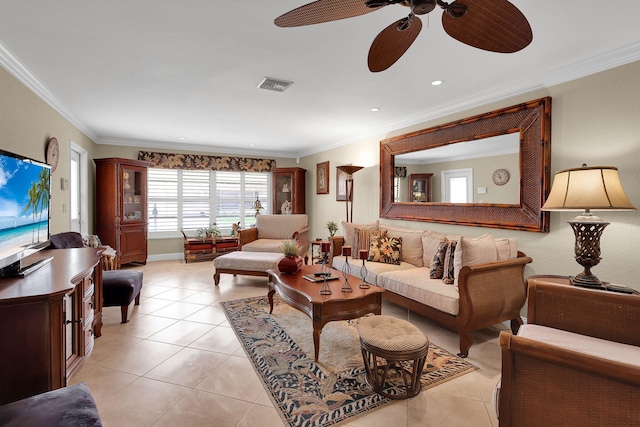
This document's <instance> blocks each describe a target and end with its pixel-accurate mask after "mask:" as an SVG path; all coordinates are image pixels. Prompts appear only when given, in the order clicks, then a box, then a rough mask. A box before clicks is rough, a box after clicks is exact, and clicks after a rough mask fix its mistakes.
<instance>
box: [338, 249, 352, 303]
mask: <svg viewBox="0 0 640 427" xmlns="http://www.w3.org/2000/svg"><path fill="white" fill-rule="evenodd" d="M342 256H344V265H343V266H342V277H344V284H343V285H342V287H341V288H340V290H341V291H342V292H353V288H351V284H350V283H349V257H350V256H351V246H343V247H342Z"/></svg>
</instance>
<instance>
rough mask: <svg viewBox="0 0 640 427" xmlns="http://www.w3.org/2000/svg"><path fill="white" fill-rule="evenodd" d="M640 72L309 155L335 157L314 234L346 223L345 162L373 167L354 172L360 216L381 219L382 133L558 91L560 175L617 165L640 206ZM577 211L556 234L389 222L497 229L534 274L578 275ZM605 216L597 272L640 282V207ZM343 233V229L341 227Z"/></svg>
mask: <svg viewBox="0 0 640 427" xmlns="http://www.w3.org/2000/svg"><path fill="white" fill-rule="evenodd" d="M638 75H640V62H636V63H633V64H629V65H625V66H622V67H618V68H615V69H613V70H609V71H606V72H602V73H599V74H596V75H593V76H589V77H585V78H582V79H578V80H575V81H573V82H570V83H565V84H561V85H558V86H554V87H551V88H549V89H544V90H539V91H536V92H532V93H528V94H524V95H521V96H517V97H514V98H511V99H508V100H503V101H500V102H495V103H492V104H489V105H486V106H484V107H481V108H475V109H473V110H470V111H465V112H460V113H457V114H455V115H450V116H447V117H443V118H441V119H437V120H431V121H427V122H424V123H422V124H419V125H416V126H412V127H410V128H406V129H398V130H397V131H395V132H393V133H389V134H386V135H379V136H378V137H377V138H371V139H369V140H366V141H362V142H359V143H356V144H351V145H348V146H344V147H340V148H336V149H332V150H329V151H326V152H322V153H319V154H314V155H311V156H308V157H305V158H303V159H302V161H301V165H302V167H304V168H306V169H308V170H315V165H316V163H319V162H324V161H327V160H328V161H330V162H331V163H330V166H331V180H332V181H331V185H330V189H331V194H328V195H316V194H315V173H314V174H311V175H310V176H311V179H309V180H308V181H307V195H308V196H307V207H308V211H309V212H312V215H311V218H310V222H311V234H312V236H314V237H316V236H317V237H324V236H327V235H328V232H327V229H326V227H325V224H326V222H327V221H328V220H334V221H336V222H338V223H340V222H341V221H343V220H344V219H345V218H346V214H345V207H344V203H343V202H336V200H335V184H334V180H335V167H336V166H338V165H342V164H347V163H352V164H354V165H361V166H365V169H363V170H361V171H359V172H357V173H356V174H355V175H354V182H355V184H354V187H355V195H354V216H353V222H356V223H362V222H369V221H373V220H375V219H377V218H378V216H379V209H380V208H379V206H380V196H379V192H380V190H379V150H380V146H379V141H380V140H382V139H384V138H388V137H391V136H396V135H401V134H404V133H407V132H410V131H414V130H418V129H424V128H427V127H431V126H434V125H437V124H442V123H446V122H450V121H453V120H457V119H462V118H465V117H469V116H473V115H476V114H480V113H483V112H487V111H491V110H494V109H498V108H502V107H507V106H510V105H514V104H517V103H520V102H524V101H529V100H532V99H537V98H542V97H545V96H551V97H552V98H553V100H552V103H553V105H552V137H551V139H552V143H551V146H552V156H551V157H552V161H551V171H552V174H553V173H555V172H556V171H558V170H560V169H566V168H572V167H579V166H580V165H581V164H582V163H587V164H588V165H593V166H595V165H611V166H617V167H618V168H619V170H620V177H621V179H622V183H623V185H624V187H625V190H626V192H627V194H628V196H629V198H630V199H631V201H632V203H633V204H634V205H635V206H636V207H640V185H638V184H640V163H639V162H638V158H640V79H638V78H637V76H638ZM577 214H578V212H552V213H551V224H550V229H551V231H550V232H549V233H531V232H521V231H508V230H499V229H488V228H487V229H484V228H478V227H464V226H455V225H446V224H434V223H427V222H411V221H386V220H383V221H385V222H387V223H391V224H394V225H399V226H405V227H410V228H417V229H433V230H438V231H442V232H451V233H463V234H469V235H474V236H478V235H481V234H484V233H486V232H491V233H492V234H493V235H494V236H496V237H506V236H513V237H517V238H518V242H519V246H520V249H521V250H522V251H524V252H525V253H526V254H527V255H529V256H531V257H532V258H533V260H534V262H533V263H532V264H531V265H530V266H528V267H527V269H526V275H527V276H529V275H533V274H577V273H579V272H580V271H581V267H580V266H579V265H578V264H577V263H576V262H575V259H574V255H573V253H574V252H573V244H574V241H575V239H574V235H573V231H572V230H571V228H570V227H569V225H568V224H567V223H566V222H567V221H568V220H570V219H572V218H573V217H575V216H576V215H577ZM599 215H600V216H601V217H602V218H603V219H605V220H606V221H608V222H610V223H611V224H610V225H609V226H608V227H607V229H606V230H605V231H604V234H603V236H602V241H601V248H602V261H601V262H600V264H599V265H597V266H596V267H594V268H593V272H594V274H596V275H597V276H598V277H600V278H601V279H602V280H605V281H610V282H613V283H620V284H624V285H627V286H633V287H635V288H637V289H640V283H638V282H636V281H635V280H634V279H635V273H634V271H635V268H634V266H635V265H636V263H637V262H638V261H639V260H640V213H639V212H637V211H633V212H611V211H610V212H599ZM340 232H341V230H339V231H338V233H340Z"/></svg>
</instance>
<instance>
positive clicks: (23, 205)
mask: <svg viewBox="0 0 640 427" xmlns="http://www.w3.org/2000/svg"><path fill="white" fill-rule="evenodd" d="M50 189H51V167H50V166H49V165H47V164H44V163H41V162H38V161H36V160H33V159H29V158H27V157H23V156H20V155H18V154H14V153H9V152H8V151H4V150H0V276H6V275H12V274H11V273H16V272H17V271H18V270H20V268H21V260H22V259H23V258H24V257H26V256H28V255H30V254H32V253H34V252H36V251H38V250H40V249H43V248H46V247H47V246H49V225H50V216H49V211H50V209H49V207H50V205H51V192H50Z"/></svg>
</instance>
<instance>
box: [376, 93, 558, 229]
mask: <svg viewBox="0 0 640 427" xmlns="http://www.w3.org/2000/svg"><path fill="white" fill-rule="evenodd" d="M509 135H511V136H509ZM503 136H509V137H503ZM514 140H515V144H514V143H513V141H514ZM511 146H515V148H514V149H511V148H507V147H511ZM472 147H473V148H472ZM437 148H446V149H448V150H451V149H458V148H462V149H463V151H465V153H464V154H463V155H460V154H458V157H457V158H455V159H452V158H446V159H438V156H439V154H436V153H437V151H435V149H437ZM432 150H433V151H432ZM448 150H441V151H448ZM457 151H459V150H457ZM471 151H474V152H475V153H476V154H475V155H472V154H470V153H471ZM494 151H495V153H494V154H492V156H493V155H495V156H496V157H489V158H485V159H484V160H482V161H479V160H473V162H475V163H469V162H471V160H469V157H474V159H475V158H476V157H478V158H480V157H485V156H486V155H488V154H487V153H490V152H494ZM462 158H464V159H465V161H462V160H461V159H462ZM482 165H484V166H482ZM504 165H510V166H504ZM463 166H464V167H463ZM394 167H402V168H407V167H408V168H411V172H410V173H433V174H434V175H433V176H432V179H431V184H432V188H431V191H432V194H433V195H434V197H433V199H432V200H437V201H432V202H426V203H425V202H422V203H415V202H410V201H409V200H410V199H409V198H407V199H404V198H403V197H402V196H401V195H400V194H398V188H404V187H405V186H406V184H400V185H398V182H397V181H395V180H397V179H403V178H397V177H396V176H395V175H394ZM550 167H551V98H550V97H546V98H542V99H537V100H534V101H529V102H526V103H523V104H518V105H514V106H511V107H508V108H503V109H500V110H495V111H491V112H488V113H485V114H480V115H478V116H474V117H469V118H466V119H462V120H458V121H455V122H451V123H447V124H443V125H439V126H435V127H432V128H428V129H423V130H419V131H416V132H412V133H408V134H405V135H400V136H397V137H393V138H388V139H385V140H382V141H380V217H381V218H386V219H399V220H408V221H425V222H438V223H445V224H460V225H470V226H479V227H491V228H503V229H510V230H523V231H535V232H548V231H549V213H548V212H543V211H542V210H541V207H542V205H543V203H544V201H545V199H546V197H547V195H548V193H549V189H550V187H551V172H550ZM405 170H406V169H405ZM445 170H446V172H451V171H457V170H465V171H467V173H468V174H470V175H468V177H467V178H466V179H467V181H464V182H466V183H467V184H466V185H467V187H468V188H467V190H468V193H466V194H465V195H463V196H462V198H461V199H457V200H462V201H461V202H458V203H456V202H452V201H447V200H455V197H450V196H449V195H448V193H446V192H447V191H448V190H446V189H445V187H446V185H444V184H446V182H445V181H446V180H447V179H448V178H447V177H448V176H449V175H447V174H445V173H443V171H445ZM497 170H500V171H502V170H508V172H509V178H508V179H507V182H505V183H498V184H499V185H496V183H495V181H492V179H493V178H494V176H495V172H496V171H497ZM469 171H470V172H469ZM451 176H457V175H455V174H451ZM438 181H440V184H438ZM451 182H453V181H451ZM485 183H486V184H485ZM509 184H511V189H509V188H508V187H509ZM439 187H441V188H442V191H440V190H437V189H438V188H439ZM508 191H511V193H510V195H509V196H505V198H504V200H501V199H492V197H494V196H495V195H496V194H500V192H503V193H507V192H508ZM445 193H446V194H445ZM447 197H450V198H449V199H447ZM476 198H478V199H476ZM485 199H486V200H485ZM405 200H406V201H405Z"/></svg>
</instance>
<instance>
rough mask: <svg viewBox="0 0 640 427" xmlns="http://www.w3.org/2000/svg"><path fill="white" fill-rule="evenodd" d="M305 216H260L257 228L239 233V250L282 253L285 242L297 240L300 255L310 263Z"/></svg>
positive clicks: (307, 228)
mask: <svg viewBox="0 0 640 427" xmlns="http://www.w3.org/2000/svg"><path fill="white" fill-rule="evenodd" d="M307 221H308V217H307V215H305V214H294V215H258V216H257V217H256V226H255V227H251V228H246V229H244V230H240V231H239V232H238V250H239V251H240V250H241V251H245V252H282V250H281V249H280V247H281V246H282V243H283V242H284V241H285V240H297V241H298V242H299V244H300V248H301V252H300V255H301V256H303V257H304V261H305V263H307V261H308V252H309V227H308V225H307Z"/></svg>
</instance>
